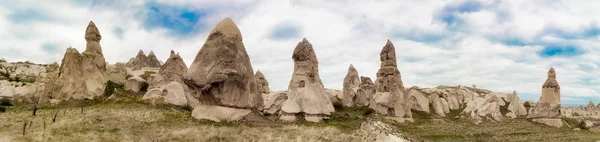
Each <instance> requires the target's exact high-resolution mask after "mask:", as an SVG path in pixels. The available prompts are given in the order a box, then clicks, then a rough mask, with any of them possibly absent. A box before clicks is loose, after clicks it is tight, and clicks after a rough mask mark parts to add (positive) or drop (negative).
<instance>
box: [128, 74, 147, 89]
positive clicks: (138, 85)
mask: <svg viewBox="0 0 600 142" xmlns="http://www.w3.org/2000/svg"><path fill="white" fill-rule="evenodd" d="M123 87H124V89H125V90H128V91H131V92H133V93H140V92H141V91H145V89H148V82H146V80H144V79H143V78H141V77H139V76H134V77H130V78H128V79H127V80H126V81H125V82H124V83H123Z"/></svg>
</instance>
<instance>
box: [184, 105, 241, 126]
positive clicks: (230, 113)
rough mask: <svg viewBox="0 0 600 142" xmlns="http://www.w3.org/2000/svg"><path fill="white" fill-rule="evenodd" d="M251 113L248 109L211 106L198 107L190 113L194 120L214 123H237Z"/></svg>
mask: <svg viewBox="0 0 600 142" xmlns="http://www.w3.org/2000/svg"><path fill="white" fill-rule="evenodd" d="M251 112H252V111H251V110H248V109H238V108H231V107H223V106H213V105H198V106H196V107H194V110H193V111H192V117H194V118H196V119H205V120H211V121H215V122H221V121H226V122H228V121H239V120H242V119H243V118H244V117H245V116H247V115H248V114H250V113H251Z"/></svg>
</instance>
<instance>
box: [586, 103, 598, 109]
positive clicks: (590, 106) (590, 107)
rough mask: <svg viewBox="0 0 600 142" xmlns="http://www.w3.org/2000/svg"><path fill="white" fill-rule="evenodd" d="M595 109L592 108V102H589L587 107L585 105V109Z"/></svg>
mask: <svg viewBox="0 0 600 142" xmlns="http://www.w3.org/2000/svg"><path fill="white" fill-rule="evenodd" d="M595 107H596V106H594V102H592V101H590V102H589V103H588V105H587V107H586V108H587V109H593V108H595Z"/></svg>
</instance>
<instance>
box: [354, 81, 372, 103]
mask: <svg viewBox="0 0 600 142" xmlns="http://www.w3.org/2000/svg"><path fill="white" fill-rule="evenodd" d="M374 94H375V84H373V81H371V78H369V77H364V76H361V77H360V85H359V86H358V90H356V96H355V97H354V98H355V102H354V103H355V104H356V106H369V102H370V100H371V98H373V95H374Z"/></svg>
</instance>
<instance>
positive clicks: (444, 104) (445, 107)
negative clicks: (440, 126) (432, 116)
mask: <svg viewBox="0 0 600 142" xmlns="http://www.w3.org/2000/svg"><path fill="white" fill-rule="evenodd" d="M438 101H440V103H441V104H442V110H443V111H444V113H450V107H448V101H446V99H444V98H439V99H438Z"/></svg>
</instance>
